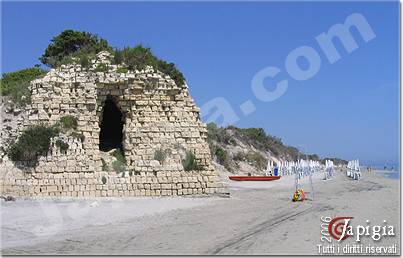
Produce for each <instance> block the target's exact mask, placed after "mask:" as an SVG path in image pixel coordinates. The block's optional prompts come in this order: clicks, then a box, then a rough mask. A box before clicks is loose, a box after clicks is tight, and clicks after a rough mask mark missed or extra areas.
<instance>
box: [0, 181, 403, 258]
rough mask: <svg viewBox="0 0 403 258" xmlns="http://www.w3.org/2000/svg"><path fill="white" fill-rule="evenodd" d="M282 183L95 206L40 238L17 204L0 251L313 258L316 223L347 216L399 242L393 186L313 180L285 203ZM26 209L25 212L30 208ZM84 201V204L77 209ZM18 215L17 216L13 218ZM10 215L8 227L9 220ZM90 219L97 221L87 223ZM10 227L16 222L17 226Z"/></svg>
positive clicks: (6, 210) (286, 188)
mask: <svg viewBox="0 0 403 258" xmlns="http://www.w3.org/2000/svg"><path fill="white" fill-rule="evenodd" d="M283 179H284V181H283V182H281V180H283ZM283 179H281V180H280V181H278V182H277V185H276V186H273V185H274V184H271V185H270V186H268V185H269V184H268V183H266V184H256V183H254V184H245V185H244V186H246V187H243V186H242V185H239V183H237V184H231V195H232V197H231V198H212V199H211V198H179V199H173V198H162V199H161V198H159V199H152V200H144V199H143V200H141V199H133V200H126V201H123V202H122V201H118V202H119V203H122V204H121V205H116V204H115V207H113V204H114V203H116V201H113V200H109V201H102V200H101V202H102V203H100V206H99V207H92V208H91V209H92V211H91V212H92V213H91V212H90V213H87V214H85V215H84V216H81V217H80V216H78V217H79V218H76V219H73V220H71V221H70V222H68V223H64V222H63V223H64V224H66V225H65V226H64V227H63V228H61V229H59V230H57V231H55V232H54V234H51V235H46V234H45V235H42V236H37V231H35V232H34V233H32V229H31V228H32V227H34V226H35V224H36V223H37V221H35V220H36V219H38V218H39V217H38V216H36V217H35V216H33V217H34V218H33V219H32V220H31V221H30V220H27V217H29V216H28V215H27V214H26V213H27V212H29V210H30V209H29V208H28V209H27V208H26V207H25V209H24V208H23V207H20V206H21V204H19V203H20V201H17V202H16V203H14V204H10V205H9V207H3V211H2V214H3V218H2V219H3V225H2V245H3V247H2V252H3V253H4V254H317V247H316V245H317V244H320V217H321V216H353V217H354V221H365V220H366V219H369V220H370V221H371V222H374V223H378V224H381V223H382V220H384V219H386V220H387V221H388V223H389V224H391V225H394V226H395V228H396V230H397V234H398V235H397V236H395V237H390V238H386V241H382V244H388V243H391V244H392V243H393V244H394V243H399V242H400V231H399V228H400V224H399V215H400V207H399V180H392V179H386V178H383V177H380V176H376V175H374V174H368V175H367V174H364V177H363V179H362V180H361V181H359V182H357V181H353V180H350V179H349V178H347V177H346V176H345V175H344V174H337V176H336V178H335V179H333V180H330V181H326V182H324V181H320V180H318V179H316V180H314V182H315V183H314V186H315V187H314V189H315V198H314V200H313V201H312V200H308V201H306V202H303V203H292V202H291V201H290V196H291V194H292V190H293V183H292V182H293V178H283ZM287 180H288V181H287ZM306 181H307V180H305V183H304V187H305V189H306V191H308V197H309V196H310V195H309V191H310V188H309V187H308V185H307V183H306ZM139 200H140V201H139ZM26 202H28V203H27V204H26V205H28V207H31V208H32V206H29V203H31V205H32V201H26ZM81 202H85V201H81ZM91 202H92V201H90V200H88V201H87V202H86V205H83V207H88V204H89V203H91ZM61 203H62V204H64V203H65V202H61ZM7 205H8V204H7ZM36 205H38V204H36ZM147 205H148V206H147ZM161 205H162V207H164V208H161V207H160V206H161ZM23 206H24V205H23ZM123 207H124V208H123ZM19 208H20V209H22V210H25V213H24V214H21V213H17V212H16V211H17V210H18V209H19ZM112 208H113V209H112ZM121 209H123V210H121ZM22 210H20V212H22ZM72 211H73V213H74V212H75V211H77V210H74V209H73V210H72ZM13 213H14V221H13V220H11V221H9V219H11V217H12V214H13ZM88 214H89V215H88ZM94 214H96V215H94ZM116 214H118V215H116ZM100 218H103V219H100ZM94 219H95V220H100V221H98V222H96V223H95V222H94V221H92V220H94ZM65 220H66V219H63V221H65ZM18 221H20V222H21V221H22V222H21V223H20V224H19V225H18V223H17V222H18ZM64 224H63V225H64ZM353 224H354V223H353ZM17 225H18V226H17ZM30 227H31V228H30ZM23 228H25V229H26V230H25V232H26V233H25V235H24V233H23ZM18 238H20V240H18ZM28 239H30V240H28ZM384 240H385V239H384ZM346 241H352V238H349V239H347V240H346ZM371 241H372V240H371ZM364 243H365V242H364Z"/></svg>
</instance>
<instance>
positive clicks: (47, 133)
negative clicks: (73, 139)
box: [8, 125, 58, 166]
mask: <svg viewBox="0 0 403 258" xmlns="http://www.w3.org/2000/svg"><path fill="white" fill-rule="evenodd" d="M57 134H58V131H57V130H56V129H55V128H54V127H48V126H44V125H34V126H31V127H29V128H27V129H25V130H24V131H23V132H22V134H21V135H20V137H19V138H18V140H17V141H16V142H15V143H13V144H11V146H10V147H9V149H8V156H9V157H10V159H11V160H12V161H14V162H19V161H22V162H25V163H26V165H28V166H36V164H37V161H38V157H39V156H41V155H46V154H47V152H48V151H49V148H50V141H51V138H52V137H55V136H56V135H57Z"/></svg>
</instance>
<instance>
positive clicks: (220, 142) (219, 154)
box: [207, 123, 346, 171]
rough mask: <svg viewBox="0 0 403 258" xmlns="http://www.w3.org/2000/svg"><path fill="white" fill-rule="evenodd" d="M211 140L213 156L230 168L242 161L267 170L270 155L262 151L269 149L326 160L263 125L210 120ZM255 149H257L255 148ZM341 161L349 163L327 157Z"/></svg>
mask: <svg viewBox="0 0 403 258" xmlns="http://www.w3.org/2000/svg"><path fill="white" fill-rule="evenodd" d="M207 130H208V137H207V140H208V143H209V146H210V151H211V155H212V156H213V158H214V159H215V160H216V161H217V162H218V163H220V164H221V165H223V166H224V167H225V168H226V169H227V170H228V171H234V170H235V169H237V168H238V166H239V162H246V163H248V164H249V165H252V166H254V167H255V168H256V169H257V170H260V171H262V170H264V169H265V168H266V166H267V158H266V157H264V156H263V155H262V154H261V153H265V152H266V153H268V154H269V155H273V156H275V157H276V158H280V159H285V160H290V161H291V160H293V161H296V160H298V159H299V158H303V159H306V158H307V159H311V160H318V161H320V162H324V160H325V159H321V158H320V157H319V156H318V155H317V154H305V153H302V152H301V151H299V150H298V149H297V148H295V147H293V146H287V145H285V144H284V143H283V142H282V140H281V139H280V138H278V137H275V136H271V135H269V134H267V133H266V132H265V130H264V129H263V128H238V127H235V126H228V127H227V128H222V127H218V126H217V125H216V124H214V123H209V124H207ZM241 143H242V144H243V145H244V146H249V147H250V148H249V150H248V151H246V152H237V153H230V152H229V151H228V149H230V148H231V146H233V147H234V146H237V145H239V144H241ZM255 150H256V151H255ZM326 159H330V160H333V162H334V163H335V164H336V165H338V164H346V161H344V160H341V159H336V158H326Z"/></svg>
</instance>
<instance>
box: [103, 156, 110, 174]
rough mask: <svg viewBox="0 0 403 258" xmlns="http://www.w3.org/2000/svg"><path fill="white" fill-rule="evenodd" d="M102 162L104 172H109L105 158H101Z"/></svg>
mask: <svg viewBox="0 0 403 258" xmlns="http://www.w3.org/2000/svg"><path fill="white" fill-rule="evenodd" d="M101 162H102V171H109V167H108V164H106V161H105V160H104V159H103V158H101Z"/></svg>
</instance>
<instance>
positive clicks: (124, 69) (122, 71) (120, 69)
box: [116, 67, 129, 73]
mask: <svg viewBox="0 0 403 258" xmlns="http://www.w3.org/2000/svg"><path fill="white" fill-rule="evenodd" d="M128 71H129V69H127V68H126V67H119V68H118V69H116V72H117V73H127V72H128Z"/></svg>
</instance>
